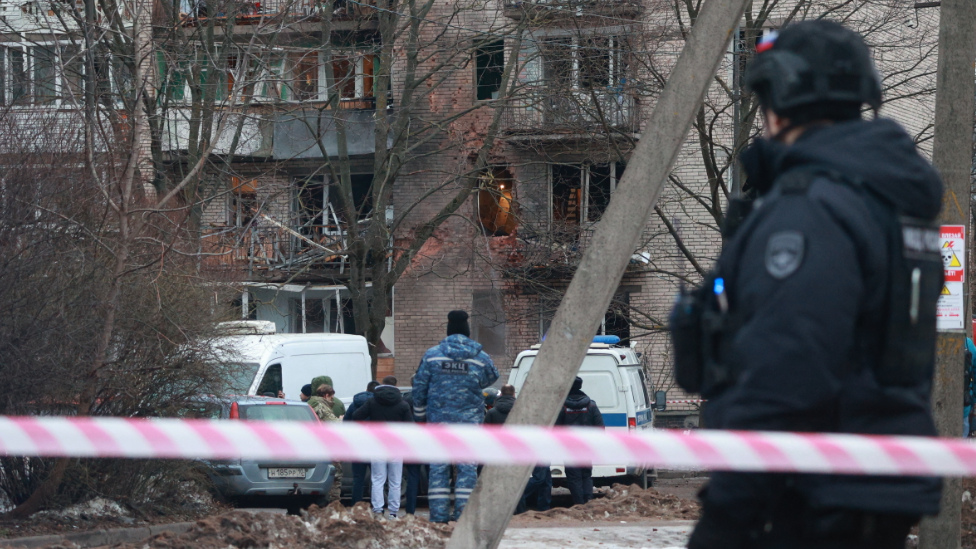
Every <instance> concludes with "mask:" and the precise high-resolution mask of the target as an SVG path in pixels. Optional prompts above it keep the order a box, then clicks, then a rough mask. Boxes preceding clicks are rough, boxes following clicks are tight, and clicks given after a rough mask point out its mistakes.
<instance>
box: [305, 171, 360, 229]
mask: <svg viewBox="0 0 976 549" xmlns="http://www.w3.org/2000/svg"><path fill="white" fill-rule="evenodd" d="M327 179H328V178H326V177H323V176H317V177H311V178H307V179H299V180H298V181H297V182H296V185H297V189H296V195H295V213H296V214H297V218H298V219H297V221H298V231H299V232H300V233H301V234H303V235H305V236H309V237H320V236H322V235H325V234H340V233H341V231H342V230H343V227H342V225H343V224H345V221H346V220H345V214H344V210H343V208H342V201H341V200H340V198H339V192H340V189H339V187H338V185H336V184H332V183H326V181H327ZM350 183H351V186H352V198H353V205H354V207H355V209H356V215H357V218H358V219H359V220H363V219H367V218H368V217H369V216H370V215H372V213H373V200H372V186H373V174H352V175H351V176H350Z"/></svg>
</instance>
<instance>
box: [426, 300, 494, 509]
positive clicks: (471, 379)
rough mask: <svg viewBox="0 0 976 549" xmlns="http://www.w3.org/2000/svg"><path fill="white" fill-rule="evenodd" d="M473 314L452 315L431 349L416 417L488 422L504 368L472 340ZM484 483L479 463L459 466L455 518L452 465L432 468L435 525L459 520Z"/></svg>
mask: <svg viewBox="0 0 976 549" xmlns="http://www.w3.org/2000/svg"><path fill="white" fill-rule="evenodd" d="M470 336H471V329H470V328H469V327H468V313H466V312H464V311H451V312H450V313H448V315H447V337H446V338H444V340H443V341H441V342H440V344H439V345H437V346H436V347H431V348H430V349H429V350H428V351H427V353H426V354H424V358H423V360H421V361H420V368H419V369H418V370H417V374H416V376H414V379H413V405H414V416H416V417H417V418H418V419H419V418H426V421H427V422H428V423H481V422H482V421H484V418H485V401H484V396H483V395H482V390H483V389H484V388H485V387H488V386H489V385H491V384H492V383H494V382H495V380H497V379H498V370H497V369H495V365H494V363H492V361H491V357H489V356H488V355H487V354H486V353H485V352H484V351H482V350H481V344H480V343H478V342H476V341H474V340H472V339H470ZM477 480H478V476H477V467H476V466H475V464H473V463H470V464H458V465H457V480H456V482H455V486H454V514H453V515H450V514H449V512H448V511H449V510H448V507H449V503H450V498H451V466H450V465H448V464H446V463H435V464H431V466H430V475H429V481H430V484H429V488H428V490H427V499H428V502H429V504H430V520H431V522H447V521H448V520H458V518H459V517H460V516H461V512H462V511H464V506H465V504H466V503H467V502H468V497H469V496H470V495H471V491H472V490H473V489H474V485H475V482H476V481H477Z"/></svg>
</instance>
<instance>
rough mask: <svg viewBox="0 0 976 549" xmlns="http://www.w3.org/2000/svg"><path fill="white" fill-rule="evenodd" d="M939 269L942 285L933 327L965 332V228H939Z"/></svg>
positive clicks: (957, 226) (951, 226) (948, 226)
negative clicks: (940, 269)
mask: <svg viewBox="0 0 976 549" xmlns="http://www.w3.org/2000/svg"><path fill="white" fill-rule="evenodd" d="M940 238H941V240H940V247H941V248H942V250H941V251H942V267H943V268H944V269H945V284H944V285H943V286H942V295H940V296H939V304H938V307H937V309H936V310H937V315H938V316H937V319H938V320H937V322H936V326H937V328H938V329H939V331H940V332H960V331H964V330H965V329H966V325H967V322H966V316H967V315H966V301H965V293H964V292H963V285H964V284H965V283H966V226H965V225H943V226H942V230H941V235H940Z"/></svg>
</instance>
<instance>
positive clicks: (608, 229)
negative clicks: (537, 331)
mask: <svg viewBox="0 0 976 549" xmlns="http://www.w3.org/2000/svg"><path fill="white" fill-rule="evenodd" d="M746 1H747V0H728V1H725V2H705V3H704V8H703V9H702V11H701V13H700V15H699V17H698V20H697V22H696V23H695V26H694V28H693V29H692V32H691V34H690V36H689V37H688V41H687V42H686V43H685V46H684V49H683V50H682V52H681V57H680V58H679V59H678V64H677V65H676V66H675V68H674V72H672V73H671V76H670V78H668V82H667V85H666V86H665V87H664V91H663V92H662V93H661V97H660V99H659V100H658V103H657V107H656V108H655V109H654V113H653V114H652V115H651V118H650V120H648V122H647V126H646V127H645V128H644V132H643V134H642V136H641V139H640V142H639V143H638V144H637V148H636V150H635V151H634V153H633V155H632V156H631V159H630V162H629V163H628V166H627V170H626V171H625V172H624V175H623V178H621V181H620V184H619V185H618V187H617V192H616V193H614V195H613V199H612V200H611V201H610V205H609V207H608V208H607V211H606V213H605V214H604V215H603V218H602V220H601V221H600V223H599V225H598V226H597V229H596V231H595V233H594V234H593V239H592V241H591V243H590V245H589V246H588V247H587V249H586V252H585V253H584V255H583V260H582V261H581V262H580V265H579V268H578V269H577V271H576V275H575V276H574V277H573V280H572V282H570V285H569V289H568V290H567V291H566V296H565V297H564V298H563V301H562V304H560V306H559V309H558V310H557V311H556V317H555V318H554V319H553V322H552V325H551V327H550V328H549V332H548V337H546V340H545V341H544V342H543V343H542V348H541V350H540V351H539V356H538V358H536V361H535V364H534V365H533V367H532V371H531V373H530V374H529V376H528V379H526V382H525V385H524V387H523V389H522V396H521V398H519V399H518V401H517V402H516V404H515V408H514V409H513V410H512V412H511V413H510V414H509V417H508V421H507V423H508V424H537V425H552V424H553V423H554V422H555V421H556V416H557V415H558V413H559V407H560V406H561V405H562V402H563V400H565V398H566V395H567V394H568V393H569V389H570V386H571V385H572V382H573V378H574V377H575V375H576V372H577V371H578V370H579V367H580V364H581V363H582V362H583V357H584V356H585V355H586V350H587V348H589V345H590V342H591V341H592V340H593V334H595V333H596V330H597V328H598V327H599V326H600V321H601V319H602V318H603V315H604V313H605V312H606V310H607V307H608V306H609V305H610V300H611V299H612V298H613V294H614V292H615V291H616V290H617V286H618V285H619V284H620V279H621V277H622V276H623V273H624V269H626V268H627V263H628V262H629V261H630V256H631V255H632V254H633V253H634V248H635V247H636V245H637V241H638V239H639V238H640V234H641V230H642V229H643V228H644V225H645V224H646V223H647V219H648V217H649V216H650V214H651V211H652V209H653V207H654V203H655V202H656V201H657V198H658V196H659V195H660V193H661V188H662V186H663V184H664V181H665V180H666V179H667V177H668V173H669V172H670V171H671V168H672V166H673V165H674V162H675V159H676V158H677V155H678V151H679V149H680V148H681V145H682V143H684V140H685V137H686V136H687V135H688V131H689V129H690V128H691V123H692V120H693V119H694V117H695V113H696V112H697V109H698V108H699V106H700V105H701V102H702V97H703V96H704V95H705V92H706V90H707V89H708V86H709V85H710V84H711V82H712V78H713V77H714V75H715V71H716V70H717V68H718V64H719V62H720V61H721V60H722V58H723V57H724V56H725V55H726V48H727V47H728V45H729V40H730V39H731V37H732V34H733V33H734V32H735V30H736V26H737V24H738V22H739V19H740V18H741V17H742V12H743V10H744V9H745V5H746ZM531 472H532V467H531V466H524V467H523V466H516V467H495V466H488V467H486V468H485V469H484V470H483V471H482V474H481V477H480V478H479V480H478V485H477V487H476V488H475V490H474V493H472V495H471V498H470V500H469V501H468V505H467V507H466V508H465V511H464V514H463V515H462V516H461V520H460V522H458V525H457V527H456V528H455V529H454V534H453V535H452V536H451V539H450V541H449V542H448V544H447V548H448V549H495V548H497V547H498V544H499V542H500V541H501V539H502V535H503V534H504V533H505V528H506V527H507V526H508V521H509V520H510V519H511V517H512V512H513V511H514V510H515V505H516V504H517V503H518V500H519V498H520V497H521V495H522V491H523V489H524V488H525V483H526V480H528V478H529V475H530V474H531Z"/></svg>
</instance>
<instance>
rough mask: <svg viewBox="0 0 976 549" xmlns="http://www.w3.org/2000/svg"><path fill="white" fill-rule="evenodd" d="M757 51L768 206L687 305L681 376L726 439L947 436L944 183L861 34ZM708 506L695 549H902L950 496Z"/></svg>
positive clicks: (878, 483) (765, 477) (840, 32)
mask: <svg viewBox="0 0 976 549" xmlns="http://www.w3.org/2000/svg"><path fill="white" fill-rule="evenodd" d="M757 49H758V50H759V51H760V53H759V54H758V55H757V56H756V58H755V59H754V60H753V62H752V64H751V65H750V66H749V68H748V70H747V74H746V83H747V86H748V87H749V88H750V89H751V90H752V91H754V92H755V93H756V94H757V96H758V98H759V103H760V106H761V109H762V113H763V117H764V126H765V132H764V136H763V137H762V138H760V139H757V140H756V142H755V143H754V144H753V145H752V146H751V147H750V148H749V149H748V150H747V151H746V152H745V153H744V154H743V156H742V162H743V166H744V168H745V170H746V172H747V188H746V191H747V192H748V193H749V194H751V195H752V196H753V197H757V200H756V201H755V204H754V206H753V207H752V210H751V213H748V214H747V215H745V217H744V219H743V220H742V221H741V223H740V224H738V226H737V228H736V229H735V232H734V234H733V233H727V241H726V244H725V247H724V249H723V251H722V254H721V256H720V258H719V260H718V262H717V264H716V266H715V269H714V270H713V272H712V273H711V274H710V275H709V276H708V277H706V278H705V281H704V284H703V286H702V288H701V289H699V290H695V291H694V292H692V293H685V294H683V295H682V296H681V298H680V299H679V301H678V302H677V305H676V307H675V310H674V312H673V313H672V317H671V323H672V337H673V343H674V346H675V356H676V358H675V374H676V377H677V378H678V379H679V383H681V384H682V385H683V386H684V387H686V388H689V389H691V390H694V391H696V392H699V391H700V392H702V394H703V395H704V396H705V398H708V399H709V405H708V408H707V409H706V412H705V414H706V417H705V419H706V421H707V424H708V425H709V426H713V427H716V428H722V429H739V430H773V431H810V432H846V433H865V434H887V435H926V436H928V435H935V434H936V431H935V427H934V423H933V420H932V416H931V410H930V406H929V397H930V391H931V379H932V372H933V365H934V349H935V303H936V300H937V299H938V294H939V291H940V290H941V286H942V269H941V264H940V262H939V261H940V260H939V257H938V232H937V229H935V228H934V227H933V225H932V222H933V221H934V219H935V218H936V216H937V214H938V213H939V209H940V207H941V204H942V193H943V188H942V183H941V182H940V179H939V176H938V174H937V173H936V171H935V170H934V169H933V168H932V166H931V165H930V164H929V162H928V161H926V160H925V159H924V158H923V157H922V156H921V155H920V154H919V153H918V151H917V150H916V147H915V143H914V141H913V139H912V137H911V136H910V135H909V134H908V133H906V132H905V131H904V130H903V129H902V128H901V127H900V126H899V125H898V124H897V123H895V122H894V121H892V120H888V119H883V118H878V117H877V110H878V109H879V108H880V106H881V83H880V80H879V77H878V75H877V72H876V71H875V69H874V66H873V63H872V61H871V59H870V56H869V52H868V49H867V46H866V45H865V43H864V41H863V39H862V38H861V37H860V36H859V35H857V34H856V33H854V32H852V31H849V30H847V29H845V28H844V27H842V26H841V25H839V24H836V23H832V22H828V21H809V22H802V23H797V24H794V25H790V26H788V27H786V28H785V29H784V30H783V31H782V32H781V34H780V35H779V37H778V38H774V41H772V42H766V43H764V44H761V45H760V47H759V48H757ZM865 104H866V105H868V106H869V107H870V108H871V110H873V111H874V116H873V117H872V118H871V119H870V120H866V119H862V116H861V110H862V107H863V105H865ZM700 498H701V500H702V504H703V512H702V517H701V520H700V521H699V523H698V525H697V526H696V528H695V530H694V532H693V534H692V536H691V539H690V541H689V547H690V548H692V549H711V548H722V549H737V548H745V547H749V548H753V547H760V548H774V547H775V548H787V547H789V548H791V549H803V548H813V547H817V548H824V547H829V548H855V547H857V548H891V549H894V548H896V547H897V548H899V549H901V548H903V547H904V546H905V538H906V536H907V534H908V531H909V529H910V528H911V527H912V525H914V524H915V523H916V522H918V520H919V518H920V517H921V516H922V515H932V514H935V513H937V512H938V505H939V498H940V482H939V479H936V478H925V477H899V478H895V477H869V476H842V475H797V474H754V473H715V474H713V475H712V477H711V481H710V482H709V484H708V486H707V487H706V488H705V489H704V490H703V491H702V493H701V494H700Z"/></svg>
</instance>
